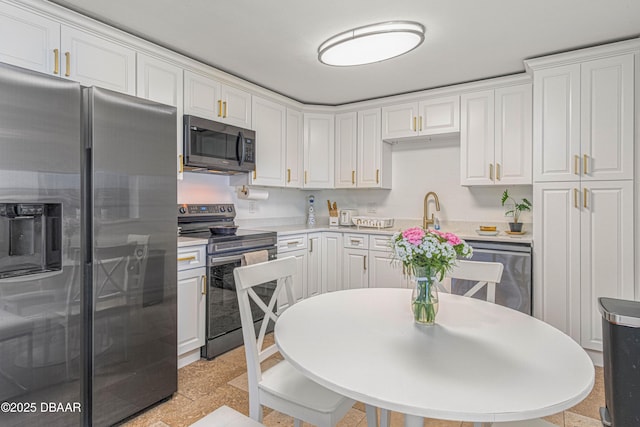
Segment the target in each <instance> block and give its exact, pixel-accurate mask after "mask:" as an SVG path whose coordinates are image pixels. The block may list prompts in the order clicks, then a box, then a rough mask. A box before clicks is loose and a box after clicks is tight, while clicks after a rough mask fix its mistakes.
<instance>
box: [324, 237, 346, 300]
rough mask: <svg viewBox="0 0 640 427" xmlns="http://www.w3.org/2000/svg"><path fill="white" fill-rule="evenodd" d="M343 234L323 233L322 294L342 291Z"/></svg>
mask: <svg viewBox="0 0 640 427" xmlns="http://www.w3.org/2000/svg"><path fill="white" fill-rule="evenodd" d="M342 289H343V287H342V233H333V232H325V233H322V292H332V291H339V290H342Z"/></svg>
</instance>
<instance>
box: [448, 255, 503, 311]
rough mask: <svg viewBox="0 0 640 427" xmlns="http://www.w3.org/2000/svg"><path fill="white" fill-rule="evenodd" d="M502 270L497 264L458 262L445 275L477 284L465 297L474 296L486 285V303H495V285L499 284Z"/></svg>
mask: <svg viewBox="0 0 640 427" xmlns="http://www.w3.org/2000/svg"><path fill="white" fill-rule="evenodd" d="M503 270H504V265H502V264H501V263H499V262H485V261H464V260H458V261H457V262H456V265H455V266H454V267H453V269H452V270H451V271H450V272H449V273H448V274H447V277H450V278H452V279H461V280H471V281H477V282H478V283H476V284H475V285H474V286H473V287H472V288H471V289H469V290H468V291H467V292H465V293H464V296H466V297H469V296H472V295H475V294H476V293H477V292H478V291H479V290H480V289H482V287H484V286H485V285H486V286H487V301H489V302H493V303H495V302H496V283H500V279H502V271H503Z"/></svg>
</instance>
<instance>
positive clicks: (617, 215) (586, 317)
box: [545, 181, 634, 351]
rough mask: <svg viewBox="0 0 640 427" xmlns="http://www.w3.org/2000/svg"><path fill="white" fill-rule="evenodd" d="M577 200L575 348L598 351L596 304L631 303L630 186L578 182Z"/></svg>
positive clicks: (599, 324)
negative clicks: (578, 254)
mask: <svg viewBox="0 0 640 427" xmlns="http://www.w3.org/2000/svg"><path fill="white" fill-rule="evenodd" d="M581 196H582V203H581V211H582V213H581V224H580V225H581V229H582V233H581V239H582V240H581V242H580V246H581V248H582V251H581V260H580V265H581V268H580V272H581V298H582V301H581V309H582V316H581V318H582V322H581V324H582V328H581V331H582V337H581V340H580V344H581V345H582V346H583V347H585V348H589V349H592V350H598V351H602V316H601V315H600V312H599V311H598V298H600V297H610V298H621V299H628V300H632V299H634V253H633V238H634V221H633V181H592V182H583V183H582V194H581ZM545 256H546V255H545Z"/></svg>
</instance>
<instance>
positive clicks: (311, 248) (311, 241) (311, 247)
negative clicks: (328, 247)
mask: <svg viewBox="0 0 640 427" xmlns="http://www.w3.org/2000/svg"><path fill="white" fill-rule="evenodd" d="M311 252H313V239H309V253H311Z"/></svg>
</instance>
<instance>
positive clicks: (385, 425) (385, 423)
mask: <svg viewBox="0 0 640 427" xmlns="http://www.w3.org/2000/svg"><path fill="white" fill-rule="evenodd" d="M389 412H390V411H389V410H388V409H382V408H380V427H389V422H390V421H391V418H390V416H389Z"/></svg>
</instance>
